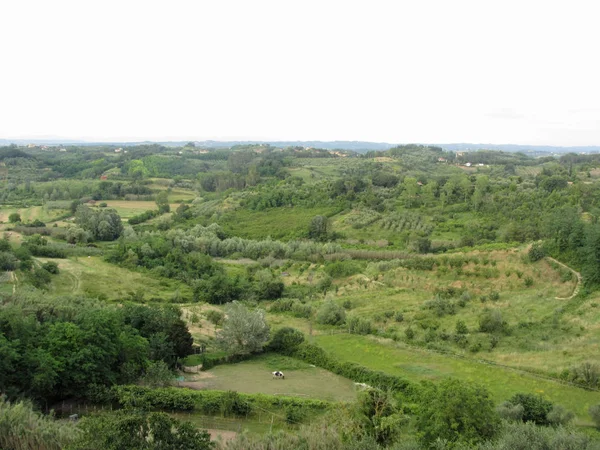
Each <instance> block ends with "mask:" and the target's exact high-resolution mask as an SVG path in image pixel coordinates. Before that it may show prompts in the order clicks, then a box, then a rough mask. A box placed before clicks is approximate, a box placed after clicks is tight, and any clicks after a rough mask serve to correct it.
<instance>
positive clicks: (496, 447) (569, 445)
mask: <svg viewBox="0 0 600 450" xmlns="http://www.w3.org/2000/svg"><path fill="white" fill-rule="evenodd" d="M596 444H597V442H596V441H592V440H591V439H590V438H589V437H588V436H586V435H585V434H583V433H576V432H574V431H573V430H571V429H569V428H563V427H558V428H541V427H538V426H536V425H535V424H533V423H510V424H506V425H505V427H504V429H503V430H502V433H501V434H500V436H498V439H497V440H495V441H489V442H486V443H485V444H483V445H481V446H479V447H478V449H479V450H596V449H597V448H598V446H597V445H596ZM440 448H441V447H440Z"/></svg>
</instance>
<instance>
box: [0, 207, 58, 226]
mask: <svg viewBox="0 0 600 450" xmlns="http://www.w3.org/2000/svg"><path fill="white" fill-rule="evenodd" d="M14 212H16V213H19V215H20V216H21V222H23V223H27V222H33V221H34V220H41V221H42V222H44V223H45V222H52V221H53V220H54V219H56V218H57V217H59V216H62V215H64V214H65V213H66V212H67V210H66V209H48V208H46V207H45V206H31V207H29V208H10V207H5V206H0V222H4V223H7V222H8V216H10V215H11V214H12V213H14Z"/></svg>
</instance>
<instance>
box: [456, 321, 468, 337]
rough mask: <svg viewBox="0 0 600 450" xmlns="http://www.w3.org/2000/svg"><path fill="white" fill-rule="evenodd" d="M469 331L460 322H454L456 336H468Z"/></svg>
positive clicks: (465, 325)
mask: <svg viewBox="0 0 600 450" xmlns="http://www.w3.org/2000/svg"><path fill="white" fill-rule="evenodd" d="M468 333H469V329H468V328H467V324H465V323H464V322H463V321H462V320H458V321H457V322H456V334H468Z"/></svg>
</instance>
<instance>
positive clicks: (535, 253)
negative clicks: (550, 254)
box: [527, 243, 546, 262]
mask: <svg viewBox="0 0 600 450" xmlns="http://www.w3.org/2000/svg"><path fill="white" fill-rule="evenodd" d="M527 256H528V257H529V260H530V261H531V262H536V261H539V260H540V259H542V258H543V257H544V256H546V251H545V250H544V247H542V245H541V244H540V243H535V244H533V245H532V246H531V248H530V249H529V252H527Z"/></svg>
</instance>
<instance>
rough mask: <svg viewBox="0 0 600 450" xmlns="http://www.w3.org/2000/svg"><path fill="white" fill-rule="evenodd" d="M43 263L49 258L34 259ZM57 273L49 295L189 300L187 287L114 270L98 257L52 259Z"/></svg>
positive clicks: (111, 298)
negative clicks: (177, 295)
mask: <svg viewBox="0 0 600 450" xmlns="http://www.w3.org/2000/svg"><path fill="white" fill-rule="evenodd" d="M38 260H39V261H40V262H46V261H48V260H50V259H49V258H38ZM52 261H55V262H56V263H57V264H58V267H59V270H60V273H59V274H58V275H56V276H53V277H52V284H51V286H50V293H52V294H59V295H63V294H86V295H89V296H92V297H98V296H101V297H105V298H107V299H109V300H123V299H126V298H127V297H128V295H129V293H132V292H138V291H139V292H142V293H143V294H144V298H145V299H146V300H150V299H153V298H156V299H161V300H164V301H171V299H172V298H173V296H174V295H175V293H176V292H177V291H179V293H180V295H181V297H183V298H190V297H191V295H192V294H191V290H190V288H189V286H187V285H185V284H183V283H180V282H177V281H174V280H169V279H157V277H156V276H154V275H146V274H143V273H139V272H133V271H130V270H127V269H125V268H122V267H117V266H114V265H112V264H109V263H107V262H105V261H103V260H102V258H100V257H94V256H92V257H78V258H73V257H72V258H69V259H52Z"/></svg>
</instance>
